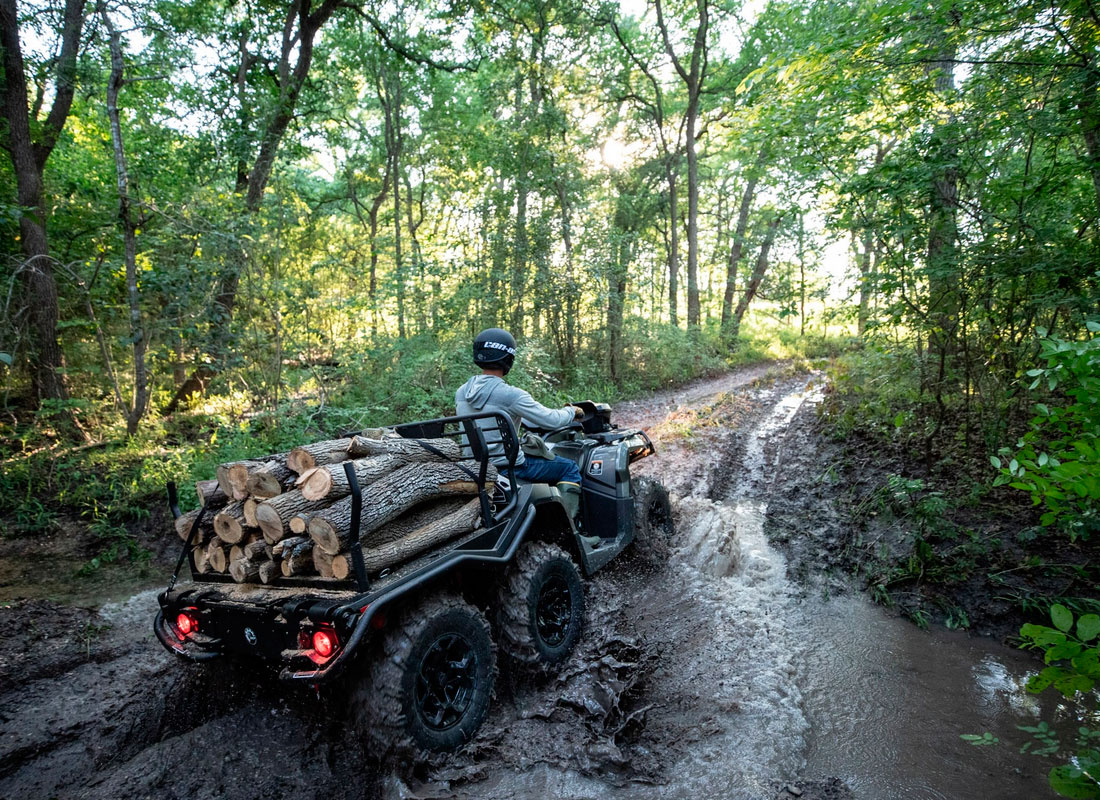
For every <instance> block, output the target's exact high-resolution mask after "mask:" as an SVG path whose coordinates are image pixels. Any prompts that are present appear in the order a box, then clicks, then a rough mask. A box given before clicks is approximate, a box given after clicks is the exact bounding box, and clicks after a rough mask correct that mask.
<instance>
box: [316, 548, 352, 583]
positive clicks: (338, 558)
mask: <svg viewBox="0 0 1100 800" xmlns="http://www.w3.org/2000/svg"><path fill="white" fill-rule="evenodd" d="M319 551H320V548H319V547H317V548H314V550H313V552H315V553H316V552H319ZM331 568H332V577H334V578H336V579H337V580H341V581H342V580H344V579H346V578H347V577H348V575H350V574H351V559H350V558H348V557H347V556H346V555H344V554H343V553H341V554H339V555H335V556H333V557H332V565H331Z"/></svg>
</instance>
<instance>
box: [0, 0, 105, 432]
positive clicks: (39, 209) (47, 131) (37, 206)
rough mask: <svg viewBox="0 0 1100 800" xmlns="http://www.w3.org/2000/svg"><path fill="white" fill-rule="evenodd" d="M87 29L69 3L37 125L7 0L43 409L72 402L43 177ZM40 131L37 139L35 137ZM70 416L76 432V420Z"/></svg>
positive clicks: (32, 346)
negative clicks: (48, 100)
mask: <svg viewBox="0 0 1100 800" xmlns="http://www.w3.org/2000/svg"><path fill="white" fill-rule="evenodd" d="M83 26H84V0H65V16H64V23H63V27H62V30H61V32H60V33H61V47H60V52H59V55H58V56H57V58H56V59H55V60H54V62H53V64H54V81H55V86H54V102H53V105H52V106H51V108H50V111H49V114H48V115H47V116H46V119H45V120H38V119H34V120H32V119H31V118H30V113H29V109H28V104H27V78H26V73H25V69H24V64H23V51H22V46H21V43H20V40H19V10H18V6H17V3H16V0H0V65H2V67H3V68H2V69H0V114H2V121H3V123H4V124H3V125H0V143H2V144H3V148H4V149H5V150H6V151H7V153H8V156H9V158H10V159H11V163H12V169H13V172H14V173H15V183H16V192H15V194H16V201H17V203H18V204H19V206H21V207H22V208H23V209H29V211H24V213H22V214H20V216H19V234H20V242H21V245H22V248H23V256H24V258H25V261H24V263H23V265H22V267H21V269H20V273H21V274H22V275H23V281H24V284H25V286H26V290H27V314H28V320H29V325H28V332H29V340H28V343H27V350H26V352H27V364H28V367H29V370H30V375H31V386H32V389H33V392H34V398H35V401H36V403H41V402H42V401H43V400H57V401H65V400H68V397H69V392H68V388H67V386H66V384H65V379H64V373H63V371H62V370H63V367H64V360H63V357H62V353H61V343H60V340H59V339H58V331H57V325H58V317H59V309H58V299H57V282H56V280H55V279H54V274H53V262H52V260H51V259H50V255H49V244H48V242H47V239H46V220H47V219H48V217H49V212H48V205H47V203H46V198H45V196H44V193H43V183H42V173H43V170H44V169H45V166H46V161H47V160H48V159H49V157H50V153H52V152H53V148H54V145H55V144H56V143H57V138H58V136H59V135H60V134H61V129H62V128H63V127H64V125H65V120H66V119H67V118H68V116H69V109H70V108H71V106H72V101H73V95H74V92H75V87H76V67H77V54H78V51H79V47H80V35H81V30H82V28H83ZM32 125H33V126H34V128H35V133H34V134H32V132H31V129H32ZM66 413H68V414H69V420H70V423H71V425H72V426H73V428H74V430H78V426H77V425H76V418H75V416H72V414H71V412H66Z"/></svg>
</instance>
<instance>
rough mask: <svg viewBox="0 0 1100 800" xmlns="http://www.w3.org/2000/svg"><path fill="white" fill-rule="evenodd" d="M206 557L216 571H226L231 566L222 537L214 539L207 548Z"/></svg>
mask: <svg viewBox="0 0 1100 800" xmlns="http://www.w3.org/2000/svg"><path fill="white" fill-rule="evenodd" d="M206 558H207V561H208V562H209V564H210V569H212V570H213V571H214V572H225V571H226V570H227V569H228V568H229V556H228V554H227V553H226V547H225V545H224V544H223V543H222V541H221V540H220V539H214V540H213V541H211V542H210V546H209V547H207V548H206Z"/></svg>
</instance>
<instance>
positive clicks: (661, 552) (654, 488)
mask: <svg viewBox="0 0 1100 800" xmlns="http://www.w3.org/2000/svg"><path fill="white" fill-rule="evenodd" d="M631 485H632V487H633V489H634V551H635V554H636V555H637V557H638V558H639V559H640V560H641V561H642V562H643V563H645V564H647V565H649V566H651V567H658V566H660V565H662V564H665V563H666V562H667V561H668V556H669V552H670V551H671V549H672V536H673V534H674V532H675V523H674V522H673V520H672V504H671V503H670V502H669V500H668V489H666V488H665V487H664V486H662V485H661V483H660V482H658V481H655V480H653V479H652V478H633V479H631Z"/></svg>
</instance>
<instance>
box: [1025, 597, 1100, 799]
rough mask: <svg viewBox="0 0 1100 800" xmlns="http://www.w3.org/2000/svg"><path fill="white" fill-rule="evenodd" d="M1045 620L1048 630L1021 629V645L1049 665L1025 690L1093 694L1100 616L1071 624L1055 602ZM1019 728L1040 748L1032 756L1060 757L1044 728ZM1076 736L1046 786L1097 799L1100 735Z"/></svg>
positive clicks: (1082, 731) (1099, 659) (1084, 730)
mask: <svg viewBox="0 0 1100 800" xmlns="http://www.w3.org/2000/svg"><path fill="white" fill-rule="evenodd" d="M1050 619H1051V622H1052V623H1053V627H1050V626H1047V625H1032V624H1028V625H1024V626H1023V627H1022V628H1021V629H1020V637H1021V638H1022V639H1023V640H1024V646H1026V647H1030V648H1032V649H1036V650H1041V651H1042V652H1043V660H1044V661H1045V662H1046V663H1047V665H1048V666H1047V667H1046V668H1044V669H1043V670H1042V671H1041V672H1040V673H1039V674H1038V675H1034V676H1032V677H1031V678H1030V679H1029V680H1028V683H1027V690H1028V691H1029V692H1032V693H1034V694H1038V693H1040V692H1042V691H1044V690H1046V689H1048V688H1050V687H1052V686H1053V687H1054V689H1056V690H1057V691H1058V692H1060V693H1061V694H1062V695H1063V696H1064V697H1066V698H1067V699H1071V700H1072V699H1074V698H1076V697H1078V696H1079V695H1082V694H1087V693H1090V692H1092V690H1093V689H1094V688H1095V686H1096V684H1097V682H1100V616H1098V615H1096V614H1083V615H1081V616H1079V617H1077V619H1076V623H1075V621H1074V616H1073V612H1071V611H1070V610H1069V609H1068V608H1066V607H1065V606H1063V605H1061V604H1058V603H1055V604H1054V605H1052V606H1051V608H1050ZM1021 729H1022V730H1024V731H1026V732H1028V733H1031V734H1032V735H1033V736H1034V737H1035V738H1036V741H1038V742H1039V743H1040V747H1038V748H1034V749H1031V752H1032V753H1037V754H1041V755H1054V754H1056V753H1058V752H1060V750H1061V746H1060V743H1059V741H1058V739H1057V737H1056V736H1055V735H1054V733H1053V732H1052V731H1051V730H1050V729H1049V727H1048V726H1047V725H1046V723H1040V724H1039V726H1037V727H1022V728H1021ZM1077 733H1078V735H1077V747H1076V750H1075V752H1074V754H1073V756H1072V758H1071V759H1070V760H1069V763H1067V764H1062V765H1060V766H1057V767H1054V768H1053V769H1052V770H1051V771H1050V774H1049V776H1048V779H1049V781H1050V786H1051V788H1052V789H1054V791H1055V792H1057V793H1058V794H1060V795H1062V796H1063V797H1070V798H1082V799H1083V800H1091V799H1092V798H1100V750H1098V749H1097V747H1096V744H1097V743H1098V742H1100V730H1094V729H1091V728H1088V727H1085V726H1082V727H1080V728H1079V729H1078V732H1077ZM1026 749H1027V748H1026V746H1025V750H1026Z"/></svg>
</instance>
